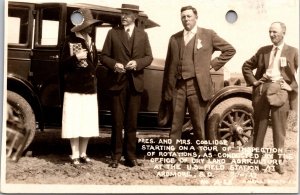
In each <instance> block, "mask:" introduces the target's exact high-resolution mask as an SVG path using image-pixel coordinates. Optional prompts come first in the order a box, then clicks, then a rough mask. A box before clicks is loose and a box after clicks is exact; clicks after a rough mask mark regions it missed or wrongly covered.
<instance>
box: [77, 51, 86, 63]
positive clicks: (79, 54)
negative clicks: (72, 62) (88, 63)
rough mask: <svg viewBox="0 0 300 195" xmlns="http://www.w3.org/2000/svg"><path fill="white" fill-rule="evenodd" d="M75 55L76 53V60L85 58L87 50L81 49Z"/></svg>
mask: <svg viewBox="0 0 300 195" xmlns="http://www.w3.org/2000/svg"><path fill="white" fill-rule="evenodd" d="M75 55H76V58H77V59H78V61H80V60H85V59H86V58H87V51H86V49H81V50H80V51H79V52H77V53H76V54H75Z"/></svg>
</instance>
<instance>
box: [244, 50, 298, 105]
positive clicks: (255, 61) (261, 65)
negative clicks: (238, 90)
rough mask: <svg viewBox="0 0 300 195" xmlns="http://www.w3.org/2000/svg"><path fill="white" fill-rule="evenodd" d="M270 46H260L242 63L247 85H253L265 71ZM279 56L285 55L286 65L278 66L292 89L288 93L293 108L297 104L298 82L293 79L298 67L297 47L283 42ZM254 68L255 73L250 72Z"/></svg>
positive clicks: (267, 64)
mask: <svg viewBox="0 0 300 195" xmlns="http://www.w3.org/2000/svg"><path fill="white" fill-rule="evenodd" d="M272 48H273V45H268V46H264V47H261V48H260V49H259V50H258V51H257V52H256V54H255V55H254V56H253V57H252V58H250V59H249V60H247V61H246V62H245V63H244V64H243V67H242V71H243V75H244V78H245V80H246V82H247V84H248V85H253V83H254V82H255V81H257V80H259V79H261V78H262V77H263V74H264V73H266V70H267V68H268V66H269V59H270V54H271V51H272ZM281 57H286V61H287V66H286V67H280V72H281V75H282V77H283V79H284V80H285V81H286V82H287V83H288V84H289V85H290V86H291V88H292V89H293V91H292V92H290V93H289V99H290V105H291V108H292V109H294V107H295V106H297V94H298V84H297V82H296V79H295V72H296V71H297V69H298V49H296V48H294V47H292V46H289V45H287V44H284V46H283V48H282V52H281ZM254 69H256V73H255V75H254V74H253V72H252V71H253V70H254Z"/></svg>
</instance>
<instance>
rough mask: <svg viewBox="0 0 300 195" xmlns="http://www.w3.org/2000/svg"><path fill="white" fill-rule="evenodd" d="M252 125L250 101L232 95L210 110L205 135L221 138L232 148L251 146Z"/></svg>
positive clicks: (214, 138) (212, 138) (213, 138)
mask: <svg viewBox="0 0 300 195" xmlns="http://www.w3.org/2000/svg"><path fill="white" fill-rule="evenodd" d="M253 125H254V120H253V107H252V101H251V100H249V99H246V98H242V97H233V98H229V99H226V100H224V101H222V102H220V103H219V104H218V105H217V106H216V107H215V108H214V109H213V110H212V111H211V112H210V114H209V116H208V120H207V125H206V131H207V132H206V136H207V138H208V140H223V141H224V142H227V143H226V144H227V145H228V146H231V147H232V148H236V147H246V146H251V145H252V140H253ZM225 140H226V141H225Z"/></svg>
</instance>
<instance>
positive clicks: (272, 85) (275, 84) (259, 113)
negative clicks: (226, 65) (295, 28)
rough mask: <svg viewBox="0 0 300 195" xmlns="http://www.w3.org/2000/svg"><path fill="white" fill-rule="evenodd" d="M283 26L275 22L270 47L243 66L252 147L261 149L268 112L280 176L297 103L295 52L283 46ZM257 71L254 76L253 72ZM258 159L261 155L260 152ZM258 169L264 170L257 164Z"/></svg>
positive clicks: (271, 31)
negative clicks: (251, 121)
mask: <svg viewBox="0 0 300 195" xmlns="http://www.w3.org/2000/svg"><path fill="white" fill-rule="evenodd" d="M285 32H286V26H285V24H283V23H282V22H274V23H272V24H271V26H270V29H269V35H270V39H271V41H272V43H273V45H268V46H264V47H261V48H260V49H259V50H258V51H257V52H256V54H255V55H254V56H253V57H252V58H250V59H249V60H248V61H246V62H245V63H244V65H243V67H242V71H243V75H244V77H245V80H246V82H247V84H249V85H251V86H253V108H254V140H253V146H254V147H257V148H259V150H260V149H261V148H262V147H263V143H264V138H265V135H266V130H267V126H268V119H269V114H270V112H271V119H272V131H273V143H274V148H276V149H277V151H278V152H276V153H274V156H273V158H274V159H276V160H277V161H276V163H275V171H277V172H278V173H279V174H283V173H284V170H283V166H282V164H283V153H282V152H283V149H284V140H285V135H286V127H287V117H288V111H289V107H290V105H293V107H296V106H295V103H296V102H297V93H298V84H297V82H296V79H295V72H296V71H297V68H298V50H297V49H296V48H294V47H291V46H289V45H287V44H285V43H284V36H285ZM254 69H256V73H255V75H254V74H253V70H254ZM259 154H260V155H259V158H261V156H262V154H261V152H260V153H259ZM260 168H261V170H263V169H264V166H263V165H260Z"/></svg>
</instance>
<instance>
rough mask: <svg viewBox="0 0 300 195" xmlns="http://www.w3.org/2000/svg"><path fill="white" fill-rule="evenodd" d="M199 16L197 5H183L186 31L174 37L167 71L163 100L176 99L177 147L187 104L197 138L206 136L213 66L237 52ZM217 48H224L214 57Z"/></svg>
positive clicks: (173, 136)
mask: <svg viewBox="0 0 300 195" xmlns="http://www.w3.org/2000/svg"><path fill="white" fill-rule="evenodd" d="M197 19H198V15H197V10H196V9H195V8H194V7H192V6H186V7H182V8H181V21H182V24H183V26H184V30H182V31H179V32H178V33H176V34H174V35H172V36H171V38H170V40H169V46H168V52H167V58H166V65H165V70H164V80H163V87H162V102H170V101H173V104H174V108H173V110H174V113H173V120H172V127H171V131H170V139H171V140H172V145H173V146H175V148H176V149H178V144H176V140H179V139H181V133H182V126H183V122H184V116H185V113H186V105H187V107H188V111H189V114H190V117H191V122H192V125H193V128H194V135H195V138H196V139H198V140H203V139H205V127H204V120H205V116H206V107H207V102H208V101H209V99H210V98H211V97H212V95H213V83H212V78H211V76H210V69H211V68H214V69H215V70H219V69H220V68H221V67H222V66H224V65H225V63H226V62H227V61H228V60H230V59H231V58H232V57H233V55H234V54H235V49H234V48H233V47H232V46H231V45H230V44H229V43H228V42H226V41H225V40H224V39H222V38H221V37H219V36H218V35H217V34H216V33H215V32H214V31H213V30H209V29H204V28H200V27H197V25H196V23H197ZM214 51H221V54H220V55H219V56H218V57H216V58H214V59H211V58H212V54H213V53H214Z"/></svg>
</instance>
